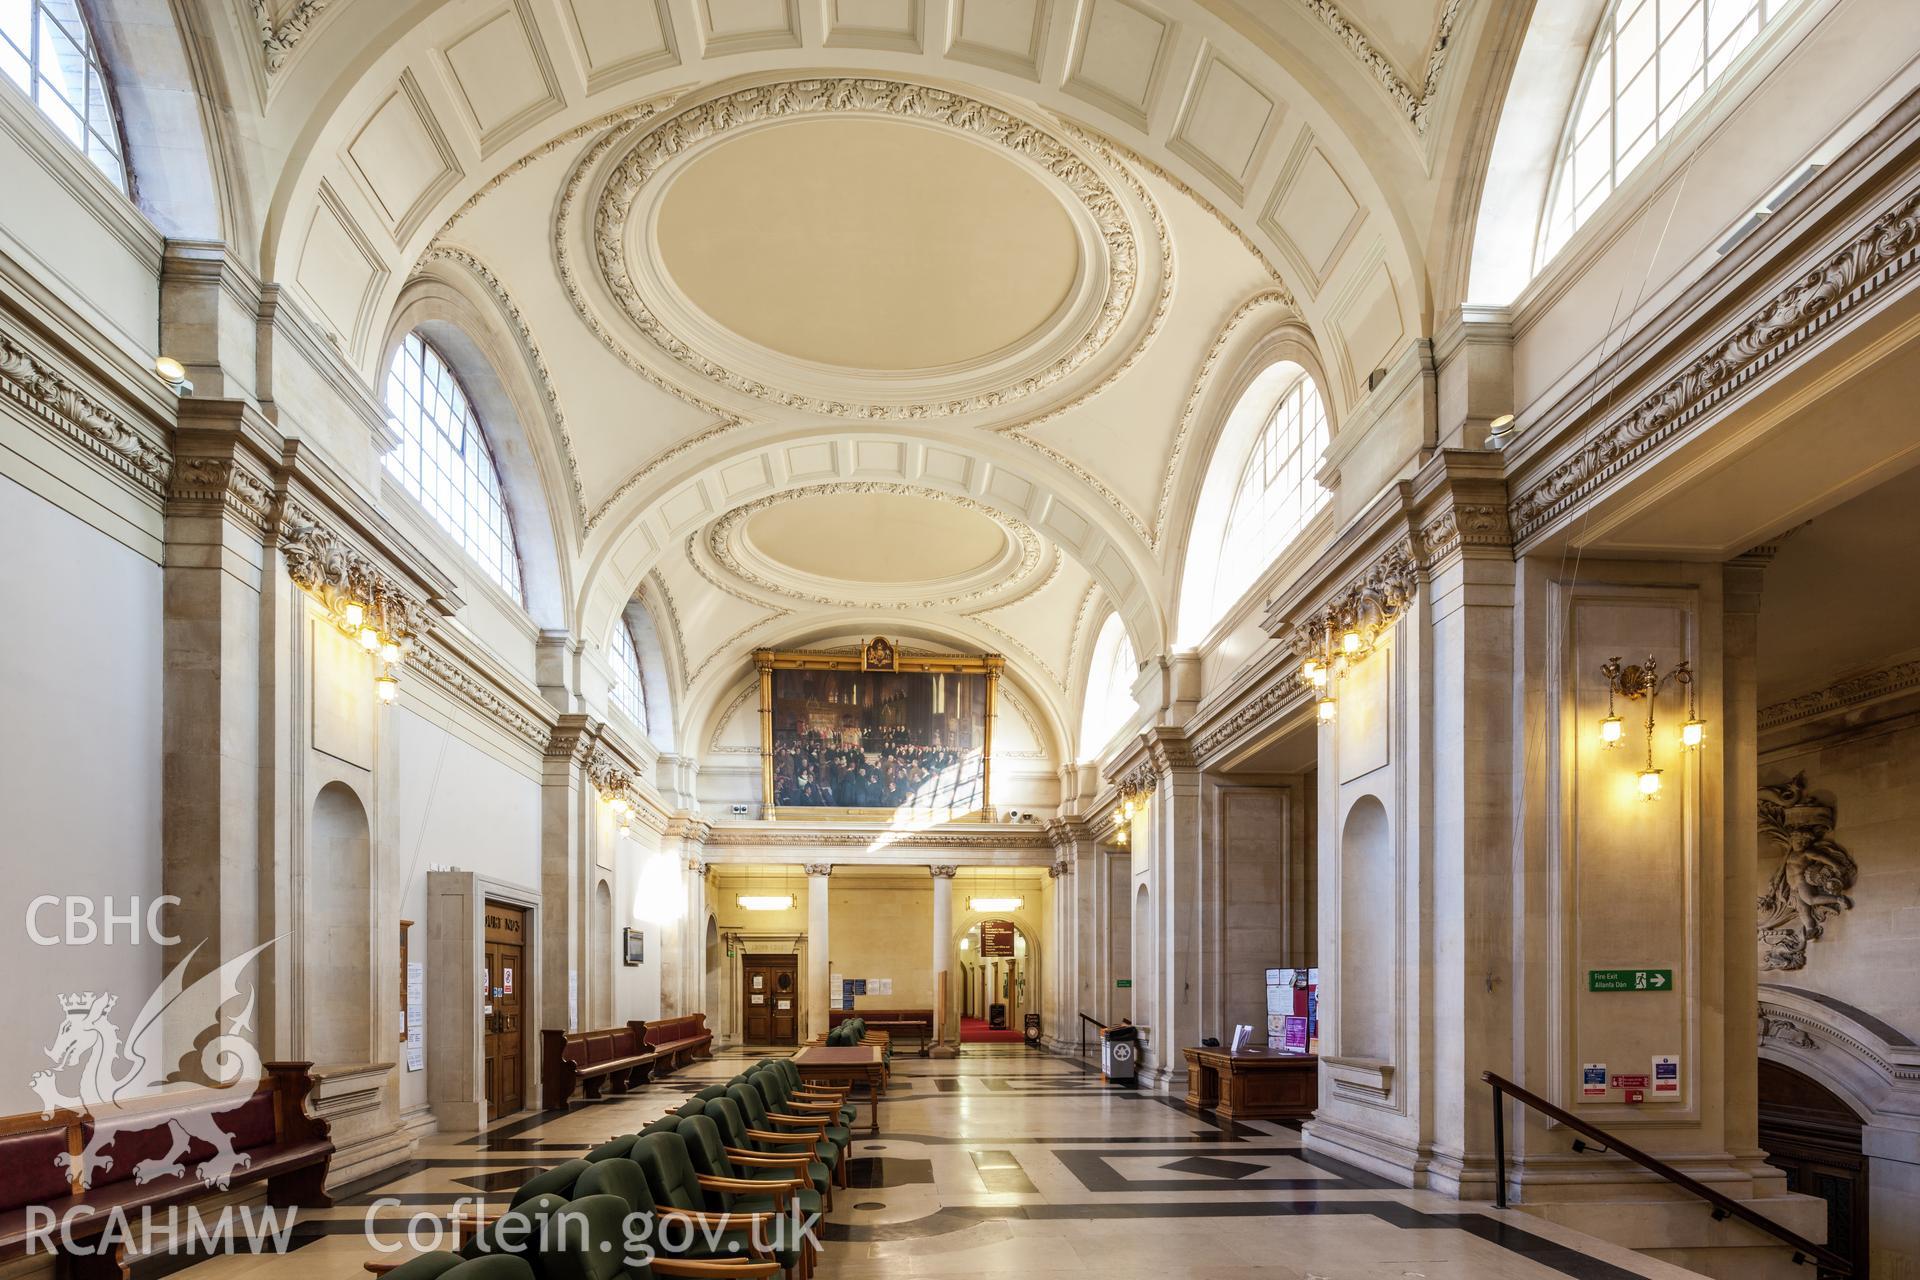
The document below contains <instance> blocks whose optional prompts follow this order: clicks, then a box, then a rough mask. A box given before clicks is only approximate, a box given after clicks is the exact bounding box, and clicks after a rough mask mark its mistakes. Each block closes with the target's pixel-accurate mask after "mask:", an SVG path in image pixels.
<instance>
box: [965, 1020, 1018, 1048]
mask: <svg viewBox="0 0 1920 1280" xmlns="http://www.w3.org/2000/svg"><path fill="white" fill-rule="evenodd" d="M1025 1039H1026V1037H1025V1036H1023V1035H1021V1034H1020V1033H1019V1032H1018V1031H1016V1030H1014V1029H1013V1028H1012V1027H1008V1028H1007V1029H1006V1030H1005V1031H995V1030H993V1029H992V1028H991V1027H989V1026H987V1020H986V1019H985V1018H962V1019H960V1043H961V1044H1019V1043H1020V1042H1021V1041H1023V1040H1025Z"/></svg>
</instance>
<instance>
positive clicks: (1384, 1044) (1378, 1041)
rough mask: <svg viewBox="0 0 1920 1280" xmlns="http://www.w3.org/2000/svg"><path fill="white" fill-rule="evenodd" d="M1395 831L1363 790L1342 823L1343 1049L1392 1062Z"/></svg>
mask: <svg viewBox="0 0 1920 1280" xmlns="http://www.w3.org/2000/svg"><path fill="white" fill-rule="evenodd" d="M1393 884H1394V876H1393V830H1392V824H1391V822H1390V821H1389V820H1388V817H1387V809H1386V806H1385V805H1383V804H1381V802H1380V799H1379V797H1377V796H1373V795H1362V796H1361V797H1359V798H1358V799H1357V800H1355V801H1354V802H1353V804H1352V805H1351V806H1350V807H1349V808H1348V810H1347V815H1346V820H1345V822H1344V823H1343V824H1342V825H1341V828H1340V973H1339V989H1338V990H1337V991H1335V992H1334V1009H1335V1013H1336V1016H1337V1017H1338V1019H1339V1023H1338V1025H1339V1032H1340V1039H1339V1044H1340V1054H1341V1056H1342V1057H1347V1058H1367V1059H1372V1060H1374V1061H1379V1062H1390V1061H1392V1060H1393V1047H1394V1036H1393V1027H1394V1017H1393V977H1394V971H1395V966H1396V965H1397V963H1398V955H1399V947H1398V945H1397V942H1396V933H1395V929H1394V920H1395V918H1396V915H1397V913H1396V912H1395V911H1394V910H1393V909H1392V904H1393V901H1394V892H1393Z"/></svg>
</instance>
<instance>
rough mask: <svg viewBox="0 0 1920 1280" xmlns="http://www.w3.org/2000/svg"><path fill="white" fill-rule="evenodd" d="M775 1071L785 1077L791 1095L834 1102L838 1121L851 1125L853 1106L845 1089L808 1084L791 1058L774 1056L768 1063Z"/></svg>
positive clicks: (817, 1100)
mask: <svg viewBox="0 0 1920 1280" xmlns="http://www.w3.org/2000/svg"><path fill="white" fill-rule="evenodd" d="M769 1065H770V1066H772V1068H773V1069H774V1070H775V1071H778V1072H779V1073H780V1074H781V1075H782V1076H785V1077H786V1081H787V1089H788V1091H789V1093H790V1094H791V1096H793V1097H795V1098H800V1099H803V1100H806V1101H810V1102H834V1103H837V1104H839V1107H840V1123H841V1124H844V1125H846V1126H847V1127H848V1128H852V1127H853V1118H854V1114H855V1113H854V1106H853V1104H852V1103H851V1102H848V1101H847V1093H848V1091H847V1090H845V1089H828V1088H824V1087H822V1086H820V1085H810V1084H808V1083H806V1082H805V1081H804V1080H802V1079H801V1078H800V1068H799V1067H796V1066H795V1065H793V1059H792V1058H775V1059H774V1060H773V1061H772V1062H771V1063H770V1064H769Z"/></svg>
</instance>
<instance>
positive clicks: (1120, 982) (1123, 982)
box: [1113, 978, 1133, 987]
mask: <svg viewBox="0 0 1920 1280" xmlns="http://www.w3.org/2000/svg"><path fill="white" fill-rule="evenodd" d="M1113 985H1114V986H1116V987H1130V986H1132V985H1133V979H1132V978H1115V979H1114V980H1113Z"/></svg>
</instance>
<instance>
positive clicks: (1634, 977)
mask: <svg viewBox="0 0 1920 1280" xmlns="http://www.w3.org/2000/svg"><path fill="white" fill-rule="evenodd" d="M1587 990H1589V991H1671V990H1673V970H1671V969H1589V970H1587Z"/></svg>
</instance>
